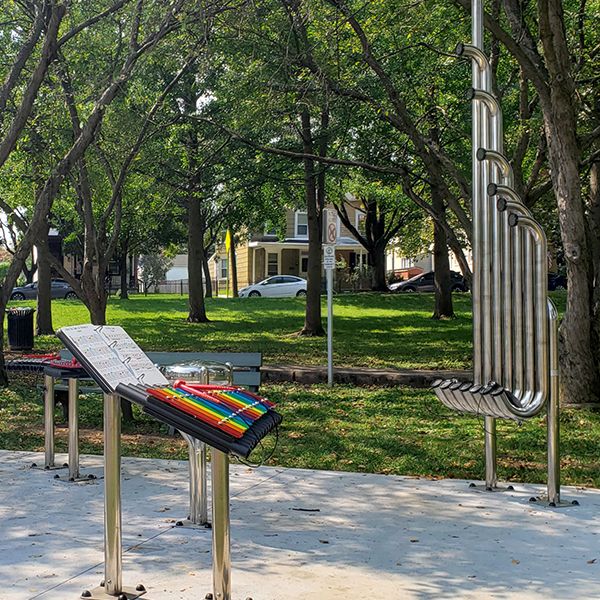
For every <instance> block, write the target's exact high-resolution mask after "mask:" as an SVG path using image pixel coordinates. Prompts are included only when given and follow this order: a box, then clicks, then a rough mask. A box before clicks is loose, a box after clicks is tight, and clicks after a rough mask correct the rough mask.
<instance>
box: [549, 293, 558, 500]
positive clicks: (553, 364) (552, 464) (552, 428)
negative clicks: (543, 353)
mask: <svg viewBox="0 0 600 600" xmlns="http://www.w3.org/2000/svg"><path fill="white" fill-rule="evenodd" d="M548 320H549V325H550V327H549V346H550V347H549V355H550V397H549V399H548V406H547V411H548V421H547V427H548V502H550V503H551V504H552V503H554V504H555V505H556V506H558V505H559V504H560V421H559V417H558V412H559V405H558V403H559V400H558V398H559V389H558V377H559V363H558V313H557V311H556V307H555V306H554V304H553V303H552V301H551V300H548Z"/></svg>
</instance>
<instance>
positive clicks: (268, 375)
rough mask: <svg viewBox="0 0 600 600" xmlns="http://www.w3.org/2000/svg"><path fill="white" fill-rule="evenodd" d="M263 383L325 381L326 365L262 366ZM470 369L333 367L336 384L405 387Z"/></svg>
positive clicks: (463, 376) (464, 376)
mask: <svg viewBox="0 0 600 600" xmlns="http://www.w3.org/2000/svg"><path fill="white" fill-rule="evenodd" d="M260 371H261V377H262V383H267V382H269V383H277V382H295V383H303V384H315V383H327V368H326V367H304V366H296V365H263V366H262V367H261V369H260ZM470 376H471V373H470V371H445V370H444V371H442V370H434V369H426V370H419V369H366V368H365V369H363V368H358V367H357V368H340V369H336V368H334V370H333V380H334V382H335V383H349V384H352V385H364V386H368V385H378V386H396V385H401V386H407V387H414V388H427V387H429V386H430V385H431V384H432V383H433V381H434V380H435V379H439V378H444V379H452V378H456V379H459V380H465V381H466V380H468V379H469V377H470Z"/></svg>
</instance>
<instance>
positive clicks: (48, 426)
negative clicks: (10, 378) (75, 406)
mask: <svg viewBox="0 0 600 600" xmlns="http://www.w3.org/2000/svg"><path fill="white" fill-rule="evenodd" d="M44 430H45V431H44V433H45V436H44V450H45V458H44V468H46V469H51V468H52V467H54V377H51V376H50V375H44Z"/></svg>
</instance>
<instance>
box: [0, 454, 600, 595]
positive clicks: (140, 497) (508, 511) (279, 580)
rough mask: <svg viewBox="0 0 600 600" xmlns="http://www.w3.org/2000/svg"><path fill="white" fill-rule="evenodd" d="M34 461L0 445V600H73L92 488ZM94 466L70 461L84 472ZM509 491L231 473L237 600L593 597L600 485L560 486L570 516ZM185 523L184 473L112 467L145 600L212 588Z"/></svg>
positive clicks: (96, 488)
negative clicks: (118, 472) (119, 477)
mask: <svg viewBox="0 0 600 600" xmlns="http://www.w3.org/2000/svg"><path fill="white" fill-rule="evenodd" d="M33 460H37V461H38V462H40V461H41V460H42V455H41V454H33V453H25V452H6V451H0V582H1V583H2V587H1V590H0V597H1V598H2V600H34V599H36V600H37V599H41V600H68V599H72V600H76V598H78V597H79V594H80V593H81V591H82V590H83V589H86V588H91V587H94V586H96V585H97V584H98V583H99V581H100V580H101V579H102V578H103V564H102V562H103V552H102V547H103V530H102V527H103V525H102V522H103V521H102V514H103V508H102V507H103V501H102V481H101V480H99V481H96V482H92V483H87V484H86V483H81V484H77V483H75V484H73V483H67V482H63V481H58V480H55V479H53V473H48V472H45V471H43V470H32V469H29V464H31V462H32V461H33ZM62 460H63V456H58V457H57V463H58V464H59V463H61V462H62ZM101 460H102V459H101V457H89V456H87V457H86V456H84V457H82V469H83V472H90V471H91V472H93V473H95V474H96V475H101V474H102V468H101V465H102V462H101ZM515 488H516V489H515V491H513V492H507V493H504V494H500V493H493V494H489V493H486V492H483V491H479V490H470V489H469V488H468V486H467V482H465V481H459V480H440V481H430V480H425V479H416V478H409V477H397V476H385V475H370V474H359V473H339V472H328V471H308V470H300V469H279V468H266V467H263V468H260V469H257V470H253V469H249V468H247V467H245V466H241V465H238V466H233V467H232V476H231V492H232V493H231V496H232V501H231V515H232V560H233V573H232V584H233V598H234V600H242V599H244V598H247V597H252V598H254V600H311V599H315V600H359V599H361V598H368V599H375V598H377V599H380V598H381V599H385V600H425V599H431V600H434V599H435V600H440V599H441V600H456V599H463V598H464V599H469V600H471V599H478V600H484V599H485V600H487V599H490V598H492V599H501V600H549V599H552V600H571V599H572V600H592V599H598V598H600V491H599V490H591V489H590V490H576V489H574V488H566V489H564V490H563V496H565V497H570V498H577V499H578V500H579V501H580V503H581V506H579V507H574V506H573V507H568V508H563V509H555V510H552V509H545V508H542V507H538V506H536V505H532V504H530V503H529V502H528V498H529V496H531V495H532V494H537V493H539V492H541V491H542V487H541V486H531V485H527V486H522V485H515ZM186 513H187V466H186V463H183V462H178V461H164V460H148V459H130V458H126V459H124V460H123V542H124V546H125V548H126V551H125V553H124V555H123V583H124V585H130V584H134V585H135V584H137V583H140V582H141V583H143V584H145V585H146V587H147V588H148V594H147V596H144V598H145V599H147V600H174V599H177V600H200V599H202V598H204V597H205V594H206V592H208V591H209V590H210V585H211V570H210V568H211V567H210V565H211V556H210V532H209V531H207V530H205V529H182V528H177V527H174V526H173V522H174V520H176V519H180V518H182V517H183V516H185V515H186Z"/></svg>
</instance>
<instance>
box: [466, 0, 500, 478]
mask: <svg viewBox="0 0 600 600" xmlns="http://www.w3.org/2000/svg"><path fill="white" fill-rule="evenodd" d="M471 15H472V23H471V33H472V42H473V44H472V46H464V47H463V53H464V54H465V55H466V56H470V57H471V59H472V61H471V62H472V64H471V66H472V85H473V88H475V89H480V90H483V91H486V92H490V91H491V77H492V71H491V67H490V63H489V61H488V59H487V57H485V54H484V52H483V4H482V2H481V0H472V1H471ZM488 134H489V126H488V110H487V109H486V107H485V106H484V103H483V101H482V100H481V99H479V98H475V97H474V98H473V148H472V161H471V162H472V167H473V183H472V188H473V189H472V195H473V201H472V218H473V243H472V247H473V264H474V266H475V268H474V271H473V289H472V301H473V375H474V380H475V383H476V384H487V383H488V381H489V379H490V378H491V374H492V369H491V366H492V365H491V352H492V340H491V330H492V327H491V297H490V285H489V283H490V277H489V268H490V255H489V253H490V244H489V213H490V211H489V203H488V202H487V198H486V189H487V184H488V181H489V173H490V168H489V165H488V164H487V163H482V162H481V161H479V160H478V159H477V149H478V148H481V147H482V148H487V147H489V146H490V142H489V137H488ZM485 457H486V458H485V462H486V487H487V488H488V489H489V488H493V487H495V486H496V423H495V421H494V419H493V418H491V417H486V418H485Z"/></svg>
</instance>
